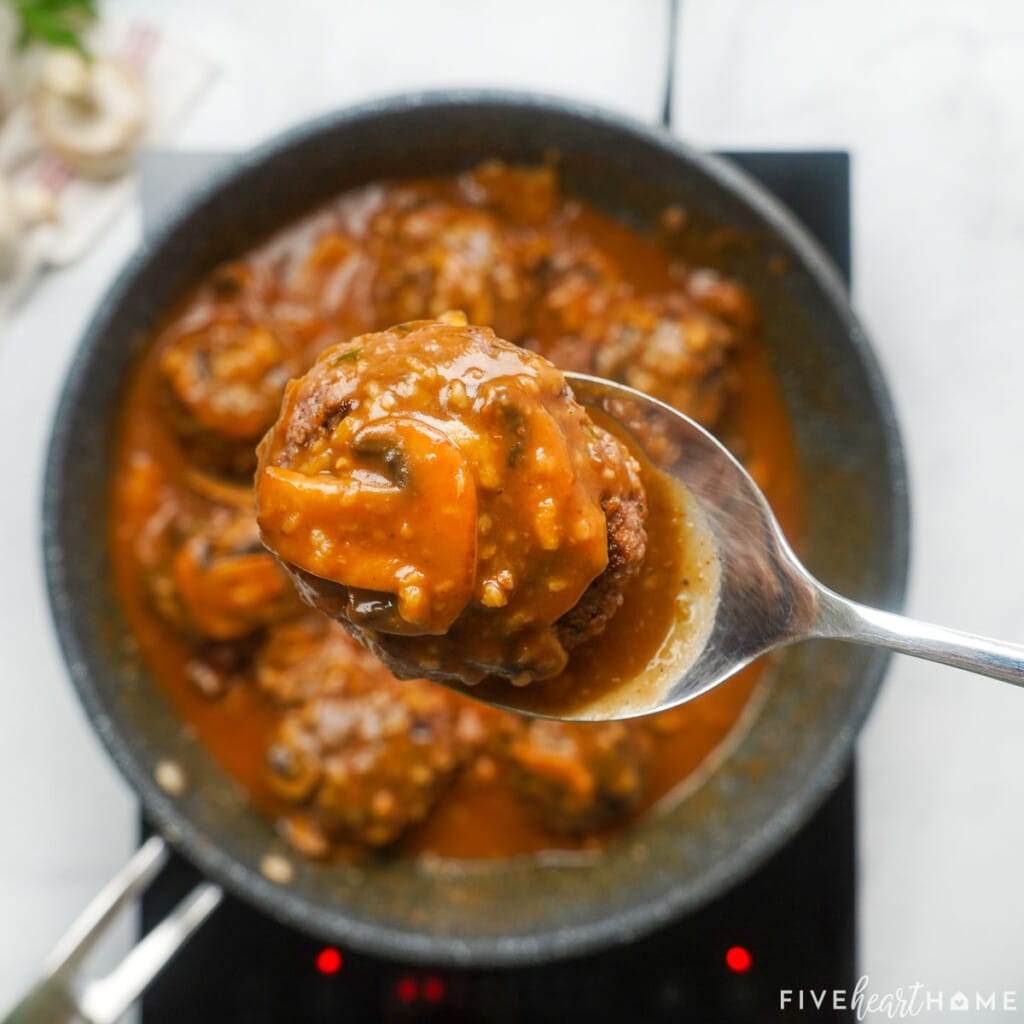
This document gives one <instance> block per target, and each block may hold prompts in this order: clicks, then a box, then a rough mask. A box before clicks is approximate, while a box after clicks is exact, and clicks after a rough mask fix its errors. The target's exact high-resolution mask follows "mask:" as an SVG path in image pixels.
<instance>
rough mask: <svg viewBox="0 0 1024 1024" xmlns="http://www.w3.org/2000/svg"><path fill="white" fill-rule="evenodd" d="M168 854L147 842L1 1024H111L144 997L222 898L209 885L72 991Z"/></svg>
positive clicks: (162, 847)
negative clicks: (92, 953)
mask: <svg viewBox="0 0 1024 1024" xmlns="http://www.w3.org/2000/svg"><path fill="white" fill-rule="evenodd" d="M169 855H170V851H169V850H168V848H167V844H166V843H165V842H164V841H163V840H162V839H161V838H160V837H159V836H153V837H151V838H150V839H147V840H146V842H145V843H143V845H142V846H140V847H139V849H138V850H137V851H136V852H135V854H134V855H133V856H132V858H131V860H129V861H128V863H127V864H125V866H124V867H123V868H122V869H121V870H120V871H119V872H118V873H117V874H116V875H115V876H114V877H113V878H112V879H111V880H110V881H109V882H108V883H107V884H106V885H105V886H104V887H103V888H102V889H101V890H100V891H99V892H98V893H97V894H96V896H95V898H94V899H93V900H92V902H91V903H90V904H89V905H88V906H87V907H86V908H85V910H83V911H82V913H81V914H79V916H78V918H77V920H76V921H75V923H74V924H72V925H71V927H70V928H69V929H68V930H67V931H66V932H65V933H64V935H63V937H62V938H61V939H60V941H59V942H58V943H57V945H56V946H55V947H54V948H53V952H51V953H50V955H49V956H48V957H47V958H46V962H45V964H44V966H43V976H42V977H41V978H40V979H39V980H38V981H37V982H36V984H35V985H33V986H32V988H31V989H29V991H28V992H27V993H26V994H25V995H24V996H23V997H22V999H21V1000H20V1001H19V1002H18V1003H17V1004H16V1005H15V1006H14V1007H13V1008H12V1009H11V1010H10V1011H9V1012H8V1013H7V1015H6V1016H5V1017H4V1018H3V1019H2V1021H0V1024H65V1022H67V1021H70V1020H72V1019H75V1018H76V1017H77V1018H80V1019H82V1020H85V1021H87V1022H88V1024H114V1022H115V1021H116V1020H118V1018H120V1017H121V1016H122V1015H123V1014H124V1013H125V1011H126V1010H127V1009H128V1007H130V1006H131V1005H132V1003H134V1002H135V1000H136V999H138V997H139V996H140V995H141V994H142V993H143V992H144V991H145V989H146V987H147V986H148V985H149V983H150V982H151V981H152V980H153V978H155V977H156V975H157V974H158V973H159V972H160V971H161V970H162V969H163V967H164V966H165V965H166V964H167V962H168V961H169V960H170V959H171V957H173V956H174V954H175V953H176V952H177V951H178V950H179V949H180V948H181V947H182V946H183V945H184V944H185V942H186V941H187V940H188V939H189V937H190V936H191V935H192V934H193V933H194V932H195V931H196V929H197V928H199V926H200V925H201V924H202V923H203V922H204V921H205V920H206V918H207V917H209V915H210V914H211V913H212V912H213V911H214V910H215V909H216V907H217V905H218V904H219V903H220V901H221V897H222V895H223V893H222V891H221V889H220V887H219V886H216V885H214V884H213V883H211V882H203V883H201V884H200V885H197V886H196V887H195V889H193V890H192V892H191V893H189V895H188V896H186V897H185V898H184V899H183V900H182V901H181V902H180V903H179V904H178V905H177V906H176V907H175V908H174V910H172V911H171V913H170V914H168V915H167V917H166V918H164V920H163V921H161V922H160V924H158V925H157V926H156V927H155V928H154V929H153V930H152V931H151V932H150V933H149V934H148V935H147V936H146V937H145V938H144V939H142V941H141V942H139V944H138V945H137V946H135V947H134V948H133V949H132V950H131V951H130V952H129V953H128V955H127V956H126V957H125V958H124V960H122V961H121V963H120V964H119V965H118V966H117V967H115V968H114V969H113V970H112V971H111V972H110V973H109V974H108V975H107V976H106V977H104V978H97V979H94V980H92V981H90V982H88V983H86V984H85V986H84V987H83V988H82V990H81V993H80V994H79V993H78V992H76V990H75V987H74V981H75V976H76V974H77V972H78V969H79V968H80V967H81V964H82V961H83V960H84V958H85V956H86V955H87V954H88V952H89V950H90V949H91V948H92V947H93V945H94V944H95V943H96V940H97V939H98V938H99V937H100V936H101V935H102V934H103V933H104V932H105V931H106V930H107V928H108V927H109V926H110V924H111V922H112V921H113V919H114V918H115V917H116V916H117V915H118V913H119V912H120V911H121V910H122V908H124V907H126V906H128V905H130V904H134V903H135V901H136V900H137V899H138V898H139V896H140V895H141V894H142V893H143V891H144V890H145V889H146V888H147V886H148V885H149V884H150V882H152V880H153V879H154V878H156V876H157V875H158V874H159V873H160V871H161V869H162V868H163V866H164V864H166V863H167V858H168V857H169Z"/></svg>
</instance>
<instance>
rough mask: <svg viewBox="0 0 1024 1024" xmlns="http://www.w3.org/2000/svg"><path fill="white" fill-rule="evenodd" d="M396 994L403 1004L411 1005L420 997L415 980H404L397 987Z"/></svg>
mask: <svg viewBox="0 0 1024 1024" xmlns="http://www.w3.org/2000/svg"><path fill="white" fill-rule="evenodd" d="M395 994H396V995H397V996H398V998H399V999H400V1000H401V1001H402V1002H403V1003H411V1002H413V1001H414V1000H415V999H416V996H418V995H419V986H418V985H417V984H416V979H415V978H403V979H402V980H401V981H400V982H399V983H398V984H397V985H396V986H395Z"/></svg>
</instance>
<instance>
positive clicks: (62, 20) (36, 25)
mask: <svg viewBox="0 0 1024 1024" xmlns="http://www.w3.org/2000/svg"><path fill="white" fill-rule="evenodd" d="M14 12H15V14H16V15H17V17H18V24H19V28H18V46H20V47H22V48H24V47H26V46H28V45H29V44H30V43H41V44H42V45H44V46H52V47H67V48H70V49H72V50H77V51H78V52H79V53H82V54H85V53H86V49H85V44H84V43H83V42H82V37H81V32H82V30H83V29H84V28H85V26H86V25H88V23H89V22H91V21H94V20H95V19H96V17H97V16H98V12H97V7H96V3H95V0H14Z"/></svg>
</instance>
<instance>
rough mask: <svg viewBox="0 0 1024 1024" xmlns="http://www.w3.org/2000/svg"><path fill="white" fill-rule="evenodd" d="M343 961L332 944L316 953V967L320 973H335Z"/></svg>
mask: <svg viewBox="0 0 1024 1024" xmlns="http://www.w3.org/2000/svg"><path fill="white" fill-rule="evenodd" d="M344 962H345V960H344V957H342V955H341V953H339V952H338V950H336V949H334V947H333V946H325V947H324V948H323V949H321V950H320V952H319V953H317V955H316V969H317V970H318V971H319V972H320V973H321V974H337V973H338V971H340V970H341V965H342V964H343V963H344Z"/></svg>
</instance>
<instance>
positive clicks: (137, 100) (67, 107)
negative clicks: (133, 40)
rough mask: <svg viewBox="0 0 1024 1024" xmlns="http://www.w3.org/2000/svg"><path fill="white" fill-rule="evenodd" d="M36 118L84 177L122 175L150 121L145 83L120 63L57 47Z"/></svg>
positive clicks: (49, 63)
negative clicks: (147, 118) (86, 58)
mask: <svg viewBox="0 0 1024 1024" xmlns="http://www.w3.org/2000/svg"><path fill="white" fill-rule="evenodd" d="M35 118H36V128H37V130H38V132H39V134H40V135H41V136H42V138H43V141H44V142H45V143H46V145H47V146H48V147H49V148H50V149H52V150H53V152H54V153H56V154H57V156H59V157H60V158H61V159H62V160H63V161H64V162H65V163H67V164H68V165H69V166H70V167H72V168H74V170H76V171H77V172H78V173H79V174H81V175H82V176H83V177H87V178H95V179H105V178H114V177H117V176H118V175H120V174H123V173H124V172H125V171H126V170H127V169H128V167H129V165H130V164H131V160H132V157H133V156H134V154H135V149H136V146H137V145H138V142H139V139H140V137H141V135H142V130H143V127H144V125H145V119H146V99H145V94H144V92H143V88H142V82H141V81H140V80H139V77H138V75H136V73H135V72H134V71H133V70H132V69H131V68H130V67H128V66H126V65H124V64H121V63H119V62H117V61H113V60H108V59H104V58H97V59H94V60H92V61H86V60H85V59H84V58H83V57H81V56H80V55H79V54H77V53H75V52H73V51H71V50H57V51H55V52H53V53H51V54H50V55H49V56H48V57H47V59H46V63H45V64H44V66H43V71H42V75H41V76H40V85H39V89H38V90H37V92H36V96H35Z"/></svg>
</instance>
